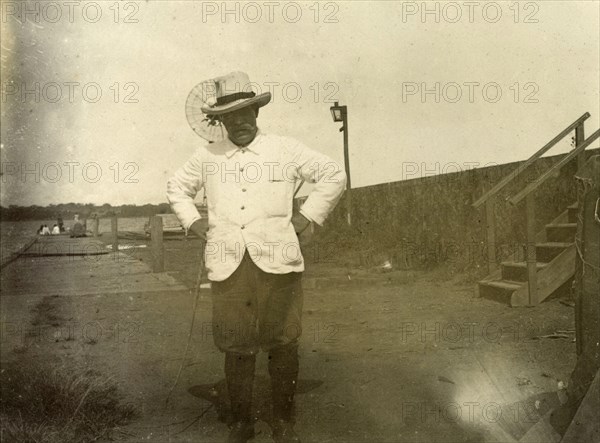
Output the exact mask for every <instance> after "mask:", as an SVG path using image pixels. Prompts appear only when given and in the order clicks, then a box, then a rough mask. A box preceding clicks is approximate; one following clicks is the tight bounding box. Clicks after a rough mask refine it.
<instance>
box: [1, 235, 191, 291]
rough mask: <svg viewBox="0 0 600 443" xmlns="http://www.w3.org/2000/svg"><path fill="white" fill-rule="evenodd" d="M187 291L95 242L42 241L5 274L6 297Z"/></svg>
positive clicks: (10, 265) (138, 261) (133, 257)
mask: <svg viewBox="0 0 600 443" xmlns="http://www.w3.org/2000/svg"><path fill="white" fill-rule="evenodd" d="M186 289H187V288H186V287H185V286H184V285H182V284H180V283H178V282H177V281H176V280H175V279H174V278H173V277H171V276H170V275H168V274H166V273H152V270H151V269H150V267H149V266H148V265H146V264H145V263H143V262H141V261H140V260H138V259H136V258H135V256H134V254H127V253H126V252H117V253H115V252H112V251H111V250H110V249H108V248H107V247H106V245H105V244H104V243H102V242H100V241H99V240H97V239H94V238H78V239H75V238H69V237H66V236H60V237H59V236H57V237H41V238H39V239H38V241H37V242H36V243H35V244H34V245H32V246H31V247H30V248H29V249H28V250H27V251H25V252H23V253H22V254H21V255H20V257H19V258H18V259H16V260H14V261H13V262H12V263H11V264H9V265H8V266H6V267H5V268H4V269H3V270H2V275H1V278H0V291H1V292H2V296H15V295H71V296H77V295H92V294H114V293H134V292H156V291H174V290H175V291H176V290H186Z"/></svg>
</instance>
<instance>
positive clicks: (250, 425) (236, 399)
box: [225, 352, 256, 442]
mask: <svg viewBox="0 0 600 443" xmlns="http://www.w3.org/2000/svg"><path fill="white" fill-rule="evenodd" d="M255 363H256V356H255V355H244V354H235V353H231V352H227V353H226V354H225V378H226V380H227V390H228V392H229V400H230V402H231V413H232V416H233V425H232V428H231V432H230V434H229V442H246V441H247V440H249V439H250V438H252V437H254V420H252V388H253V385H254V367H255Z"/></svg>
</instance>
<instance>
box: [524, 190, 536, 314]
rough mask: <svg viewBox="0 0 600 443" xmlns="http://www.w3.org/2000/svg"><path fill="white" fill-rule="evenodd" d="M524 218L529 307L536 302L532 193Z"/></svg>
mask: <svg viewBox="0 0 600 443" xmlns="http://www.w3.org/2000/svg"><path fill="white" fill-rule="evenodd" d="M525 218H526V223H527V249H526V251H527V257H526V260H527V277H528V278H527V282H528V283H527V284H528V288H529V306H535V305H537V304H538V301H537V254H536V250H535V243H536V241H535V240H536V239H535V237H536V234H535V198H534V193H533V192H531V193H529V194H527V197H526V199H525Z"/></svg>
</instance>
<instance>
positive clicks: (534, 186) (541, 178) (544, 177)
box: [508, 129, 600, 205]
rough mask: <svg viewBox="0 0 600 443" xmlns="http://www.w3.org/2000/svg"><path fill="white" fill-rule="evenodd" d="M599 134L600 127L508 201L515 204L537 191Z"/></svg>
mask: <svg viewBox="0 0 600 443" xmlns="http://www.w3.org/2000/svg"><path fill="white" fill-rule="evenodd" d="M599 136H600V129H598V130H597V131H596V132H594V133H593V134H592V135H590V136H589V137H588V138H587V139H586V140H584V142H583V143H582V144H581V145H579V146H577V148H575V149H573V150H572V151H571V152H569V154H568V155H566V156H564V157H563V158H562V159H561V160H560V161H559V162H557V163H555V164H554V165H553V166H552V167H551V168H550V169H548V170H547V171H546V172H544V173H543V174H542V175H540V176H539V178H538V179H537V180H536V181H534V182H533V183H530V184H529V185H528V186H527V187H525V189H523V190H522V191H521V192H519V193H518V194H517V195H515V196H514V197H512V198H510V199H509V200H508V201H509V202H510V203H512V204H513V205H516V204H517V203H519V202H520V201H521V200H523V199H524V198H525V197H526V196H527V195H528V194H529V193H530V192H533V191H535V190H536V189H537V188H538V187H539V186H540V185H541V184H542V183H544V182H545V181H546V180H547V179H548V178H549V177H551V176H552V175H553V174H554V172H555V171H556V170H558V169H560V168H562V167H563V166H564V165H565V164H567V163H568V162H569V161H570V160H572V159H573V158H575V157H577V155H578V154H580V153H581V152H583V151H584V150H585V148H587V147H588V146H589V145H591V144H592V143H593V142H594V141H595V140H596V139H597V138H598V137H599Z"/></svg>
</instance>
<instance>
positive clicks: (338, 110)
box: [329, 102, 352, 225]
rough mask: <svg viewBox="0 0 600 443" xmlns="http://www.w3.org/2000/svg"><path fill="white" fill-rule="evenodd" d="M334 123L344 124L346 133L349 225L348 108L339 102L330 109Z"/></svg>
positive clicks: (350, 196)
mask: <svg viewBox="0 0 600 443" xmlns="http://www.w3.org/2000/svg"><path fill="white" fill-rule="evenodd" d="M329 109H330V111H331V116H332V117H333V121H334V122H342V123H343V125H342V127H341V128H340V132H343V133H344V166H345V168H346V177H347V181H346V214H347V217H348V225H351V224H352V215H351V214H352V195H351V193H350V190H351V189H352V186H351V184H350V159H349V158H348V107H347V106H340V105H339V104H338V102H335V104H334V105H333V106H332V107H331V108H329Z"/></svg>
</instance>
